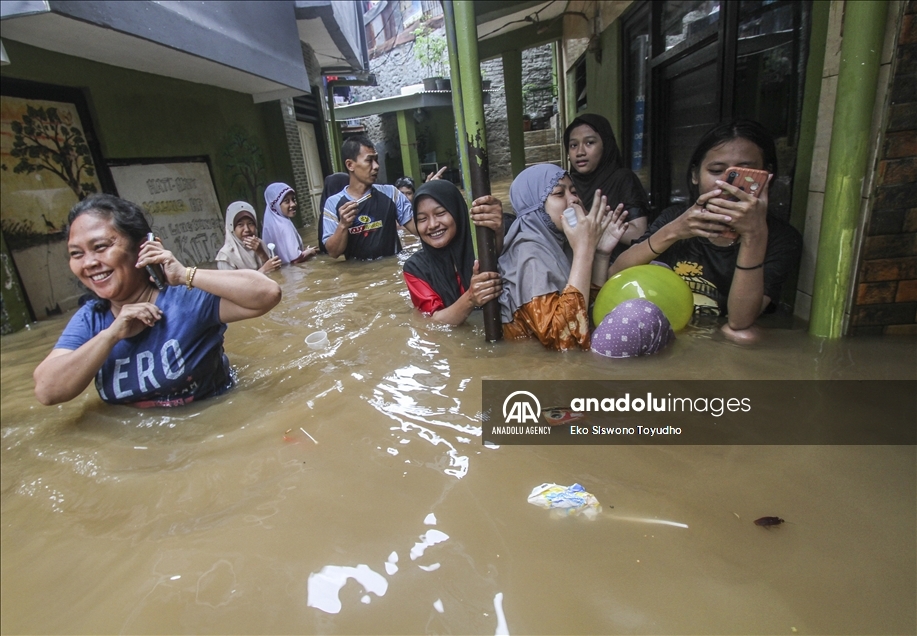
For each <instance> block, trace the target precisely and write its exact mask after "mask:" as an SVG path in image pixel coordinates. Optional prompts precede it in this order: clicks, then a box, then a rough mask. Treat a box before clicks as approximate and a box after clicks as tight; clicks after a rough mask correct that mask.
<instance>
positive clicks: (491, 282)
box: [468, 261, 503, 307]
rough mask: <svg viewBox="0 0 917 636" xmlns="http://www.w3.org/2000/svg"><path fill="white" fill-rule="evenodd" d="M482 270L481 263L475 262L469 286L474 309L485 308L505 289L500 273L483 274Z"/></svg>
mask: <svg viewBox="0 0 917 636" xmlns="http://www.w3.org/2000/svg"><path fill="white" fill-rule="evenodd" d="M480 269H481V267H480V263H478V261H475V262H474V267H473V269H472V273H471V281H470V282H469V284H468V294H470V296H471V302H472V306H473V307H483V306H484V305H486V304H487V303H488V302H490V301H491V300H493V299H494V298H497V297H498V296H499V295H500V291H501V290H502V289H503V281H501V280H500V274H499V273H498V272H481V271H480Z"/></svg>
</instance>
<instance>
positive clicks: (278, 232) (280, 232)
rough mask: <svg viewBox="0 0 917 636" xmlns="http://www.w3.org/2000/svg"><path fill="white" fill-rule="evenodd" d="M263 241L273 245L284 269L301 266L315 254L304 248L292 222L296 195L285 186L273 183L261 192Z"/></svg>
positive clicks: (310, 249)
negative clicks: (289, 265)
mask: <svg viewBox="0 0 917 636" xmlns="http://www.w3.org/2000/svg"><path fill="white" fill-rule="evenodd" d="M264 203H265V208H264V233H263V234H262V235H263V236H264V240H265V241H266V242H268V243H273V244H274V246H275V248H274V249H275V252H276V254H277V256H279V257H280V262H281V263H283V264H284V265H287V264H290V263H293V264H295V263H302V262H303V261H306V260H308V259H310V258H312V257H313V256H315V255H316V254H318V250H317V249H315V248H314V247H311V246H308V247H305V248H303V244H302V237H301V236H300V235H299V232H298V231H297V229H296V226H295V225H293V221H292V220H291V219H292V218H293V217H294V216H296V193H295V192H294V191H293V188H291V187H290V186H288V185H287V184H285V183H272V184H271V185H269V186H268V187H267V188H265V190H264Z"/></svg>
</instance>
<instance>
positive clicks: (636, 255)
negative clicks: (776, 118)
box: [611, 120, 802, 343]
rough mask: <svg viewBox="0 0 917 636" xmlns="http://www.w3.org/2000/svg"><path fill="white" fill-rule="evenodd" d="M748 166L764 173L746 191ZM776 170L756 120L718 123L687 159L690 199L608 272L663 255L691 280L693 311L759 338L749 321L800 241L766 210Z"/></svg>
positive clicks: (772, 297) (745, 338) (737, 334)
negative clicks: (720, 317)
mask: <svg viewBox="0 0 917 636" xmlns="http://www.w3.org/2000/svg"><path fill="white" fill-rule="evenodd" d="M752 170H758V171H766V173H769V176H766V177H765V178H758V181H760V182H763V183H760V184H758V185H759V187H757V188H755V189H754V190H752V189H751V188H748V189H747V191H745V190H743V189H742V188H741V187H739V186H740V185H743V184H744V183H746V181H745V179H744V177H745V176H749V178H750V179H753V180H754V179H755V173H754V172H751V171H752ZM776 173H777V151H776V148H775V146H774V139H773V137H771V135H770V133H768V132H767V130H765V129H764V127H763V126H762V125H761V124H759V123H757V122H754V121H749V120H734V121H730V122H727V123H722V124H719V125H717V126H715V127H714V128H712V129H711V130H709V131H708V132H707V133H706V134H705V135H704V136H703V137H702V138H701V140H700V142H699V143H698V145H697V148H696V149H695V150H694V154H693V155H692V156H691V160H690V162H689V164H688V169H687V180H688V191H689V192H690V194H691V200H692V203H691V205H689V206H688V207H687V208H685V206H684V205H675V206H671V207H669V208H667V209H665V210H663V211H662V213H661V214H660V215H659V217H658V218H657V219H656V221H655V222H653V224H652V225H651V226H650V228H649V229H648V230H647V231H646V233H645V234H644V235H643V236H642V237H641V238H640V239H638V240H637V241H635V242H634V245H632V246H631V247H630V248H629V249H628V250H627V251H626V252H624V253H623V254H622V255H621V256H620V257H619V258H618V259H617V260H616V261H615V262H614V264H613V265H612V269H611V273H612V274H615V273H617V272H619V271H621V270H624V269H626V268H628V267H633V266H634V265H644V264H646V263H649V262H651V261H661V262H664V263H666V264H667V265H669V266H671V267H672V268H673V269H674V270H675V273H677V274H679V275H680V276H681V277H682V278H683V279H685V281H686V282H687V283H688V285H689V287H691V290H692V291H693V292H694V304H695V313H700V314H706V315H724V316H726V317H727V322H726V324H724V325H723V327H722V330H723V333H724V334H725V335H726V336H727V337H728V338H730V339H731V340H733V341H736V342H743V343H746V342H753V341H755V340H757V338H758V332H757V330H756V328H755V327H754V322H755V320H756V319H757V318H758V316H760V315H761V314H762V313H763V312H765V311H766V310H773V309H774V308H775V302H776V301H777V300H779V297H780V289H781V287H782V285H783V282H784V281H785V280H786V278H787V276H788V275H789V274H790V272H791V271H792V269H793V267H795V265H796V264H797V263H798V262H799V256H800V252H801V248H802V238H801V237H800V235H799V232H797V231H796V230H795V229H794V228H792V227H791V226H790V225H788V224H787V223H785V222H783V221H780V220H779V219H777V218H775V217H773V216H771V215H768V213H767V203H768V186H769V184H770V182H771V181H772V180H773V177H774V175H775V174H776ZM762 176H763V175H762ZM729 181H733V183H729ZM756 183H757V182H756Z"/></svg>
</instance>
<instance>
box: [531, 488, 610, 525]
mask: <svg viewBox="0 0 917 636" xmlns="http://www.w3.org/2000/svg"><path fill="white" fill-rule="evenodd" d="M529 503H530V504H534V505H536V506H538V507H539V508H546V509H549V510H551V511H552V513H553V514H555V515H559V516H562V517H571V516H578V515H582V516H584V517H586V518H587V519H595V518H596V517H597V516H598V515H599V513H600V512H602V506H601V504H599V500H598V499H596V498H595V495H592V494H590V493H588V492H586V489H585V488H583V487H582V486H580V485H579V484H573V485H572V486H558V485H557V484H541V485H540V486H535V488H533V489H532V494H530V495H529Z"/></svg>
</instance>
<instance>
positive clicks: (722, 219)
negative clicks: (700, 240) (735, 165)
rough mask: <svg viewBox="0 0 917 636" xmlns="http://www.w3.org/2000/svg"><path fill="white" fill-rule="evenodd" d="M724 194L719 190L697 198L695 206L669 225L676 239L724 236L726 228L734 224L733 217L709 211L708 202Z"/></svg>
mask: <svg viewBox="0 0 917 636" xmlns="http://www.w3.org/2000/svg"><path fill="white" fill-rule="evenodd" d="M717 183H719V182H717ZM722 193H723V191H722V190H720V189H718V188H717V189H713V190H711V191H710V192H705V193H704V194H702V195H700V196H699V197H698V198H697V201H695V203H694V205H692V206H691V207H690V208H688V209H687V210H685V211H684V212H683V213H682V215H681V216H679V217H678V218H677V219H675V220H674V221H672V222H671V223H669V229H670V231H671V232H672V233H673V234H674V238H675V239H676V240H679V241H681V240H684V239H689V238H691V237H692V236H701V237H704V238H708V239H712V238H717V237H718V236H719V235H720V234H722V232H723V231H724V230H725V229H726V226H727V225H728V224H730V223H731V222H732V217H731V216H729V215H728V214H721V213H718V212H714V211H711V210H709V209H707V204H708V202H709V201H711V200H712V199H714V198H715V197H718V196H720V195H721V194H722ZM721 200H722V199H721Z"/></svg>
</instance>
